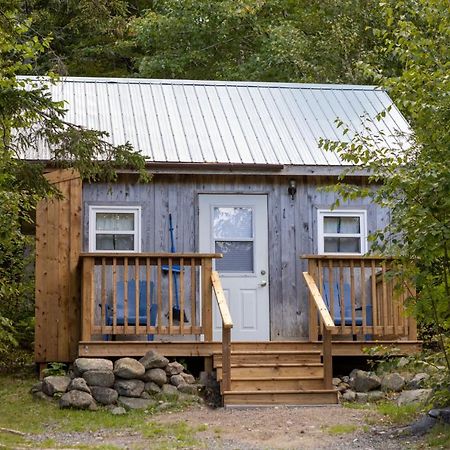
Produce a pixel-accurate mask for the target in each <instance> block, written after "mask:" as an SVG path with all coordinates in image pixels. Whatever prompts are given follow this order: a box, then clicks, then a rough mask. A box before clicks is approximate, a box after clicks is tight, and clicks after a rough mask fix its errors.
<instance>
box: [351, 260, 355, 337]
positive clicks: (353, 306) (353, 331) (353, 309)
mask: <svg viewBox="0 0 450 450" xmlns="http://www.w3.org/2000/svg"><path fill="white" fill-rule="evenodd" d="M350 307H351V312H352V334H353V335H355V334H356V300H355V262H354V261H353V259H351V260H350Z"/></svg>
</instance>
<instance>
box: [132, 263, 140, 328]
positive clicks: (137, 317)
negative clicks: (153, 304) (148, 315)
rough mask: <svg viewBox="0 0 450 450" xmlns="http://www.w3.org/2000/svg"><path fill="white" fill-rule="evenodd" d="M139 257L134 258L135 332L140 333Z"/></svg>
mask: <svg viewBox="0 0 450 450" xmlns="http://www.w3.org/2000/svg"><path fill="white" fill-rule="evenodd" d="M139 270H140V269H139V258H138V257H136V258H134V314H135V316H134V317H135V320H134V330H135V331H134V334H139V325H140V310H141V308H140V307H141V305H140V300H141V295H140V292H141V286H140V282H139V279H140V277H139Z"/></svg>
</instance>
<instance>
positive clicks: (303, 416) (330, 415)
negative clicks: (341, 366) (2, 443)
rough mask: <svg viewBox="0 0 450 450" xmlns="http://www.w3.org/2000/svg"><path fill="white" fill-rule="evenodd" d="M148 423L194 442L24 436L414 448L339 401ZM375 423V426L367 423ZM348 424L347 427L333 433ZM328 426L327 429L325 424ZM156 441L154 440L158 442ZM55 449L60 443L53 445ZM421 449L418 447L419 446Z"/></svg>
mask: <svg viewBox="0 0 450 450" xmlns="http://www.w3.org/2000/svg"><path fill="white" fill-rule="evenodd" d="M148 420H149V421H151V422H156V423H160V424H163V425H166V427H165V428H166V429H169V430H170V425H171V424H179V423H180V422H184V423H186V424H187V425H188V426H189V427H192V428H193V429H195V430H199V431H196V432H195V433H194V436H193V437H194V438H195V440H196V442H198V444H195V445H193V446H183V444H181V443H180V442H177V441H176V437H175V436H172V437H170V436H169V437H167V436H166V437H162V438H156V437H154V438H152V439H145V438H143V437H142V436H141V435H140V434H139V433H136V432H131V431H128V430H117V431H115V430H100V431H97V432H83V433H60V432H54V431H52V430H48V431H47V432H46V433H43V434H42V435H39V436H29V437H30V439H33V440H35V443H36V446H37V447H36V448H43V447H42V446H41V447H39V442H43V441H44V440H46V439H53V440H54V441H56V442H57V443H58V444H59V445H62V446H64V447H66V448H73V446H77V445H92V446H98V445H102V444H103V445H114V446H117V447H119V448H123V449H151V448H157V447H158V443H159V444H163V446H164V447H165V448H195V449H196V448H199V449H200V448H203V449H204V448H206V449H230V450H235V449H242V450H259V449H318V450H319V449H330V450H334V449H336V450H338V449H346V450H347V449H365V450H369V449H373V450H376V449H383V450H397V449H408V448H417V446H418V445H420V440H418V438H416V437H411V436H408V437H405V436H400V435H399V433H398V429H395V428H393V427H389V426H387V425H386V426H384V425H383V417H381V416H380V415H379V414H378V413H377V412H375V411H371V410H368V409H365V410H361V409H348V408H342V407H340V406H323V407H292V408H288V407H273V408H253V409H223V408H218V409H213V410H212V409H209V408H207V407H205V406H194V407H192V408H190V409H187V410H185V411H182V412H172V413H168V412H166V413H161V414H158V415H154V416H151V418H149V419H148ZM368 423H369V424H371V423H372V424H373V423H376V425H368ZM346 426H354V429H353V430H351V431H350V432H348V430H347V432H343V433H333V432H332V430H333V427H339V429H340V430H341V431H345V430H343V428H344V427H346ZM330 427H331V429H330ZM158 441H159V442H158ZM58 448H60V447H58ZM421 448H423V447H422V446H421Z"/></svg>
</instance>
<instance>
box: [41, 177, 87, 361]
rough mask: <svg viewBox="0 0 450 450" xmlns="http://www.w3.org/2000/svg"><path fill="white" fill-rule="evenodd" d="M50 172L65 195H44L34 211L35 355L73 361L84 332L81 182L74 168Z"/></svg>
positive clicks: (52, 179) (54, 181)
mask: <svg viewBox="0 0 450 450" xmlns="http://www.w3.org/2000/svg"><path fill="white" fill-rule="evenodd" d="M47 177H48V179H49V181H50V182H51V183H54V184H55V185H56V187H57V188H58V189H59V190H60V192H61V193H62V195H63V198H62V199H53V200H48V201H47V200H45V201H41V202H40V203H39V204H38V207H37V211H36V325H35V360H36V362H39V363H44V362H51V361H61V362H62V361H66V362H69V361H73V360H74V359H75V358H76V356H77V353H78V341H79V338H80V280H79V275H78V271H77V266H78V259H79V254H80V252H81V198H82V184H81V180H80V178H79V176H78V174H77V173H75V172H73V171H71V170H70V171H69V170H58V171H56V172H52V173H50V174H49V175H48V176H47Z"/></svg>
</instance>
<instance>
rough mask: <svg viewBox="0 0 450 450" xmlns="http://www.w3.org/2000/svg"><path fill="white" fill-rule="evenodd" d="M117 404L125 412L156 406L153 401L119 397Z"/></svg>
mask: <svg viewBox="0 0 450 450" xmlns="http://www.w3.org/2000/svg"><path fill="white" fill-rule="evenodd" d="M117 403H118V404H119V406H123V407H124V408H125V409H127V410H130V409H146V408H150V407H152V406H155V405H156V404H157V403H156V401H155V400H150V399H145V398H135V397H119V399H118V400H117Z"/></svg>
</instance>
